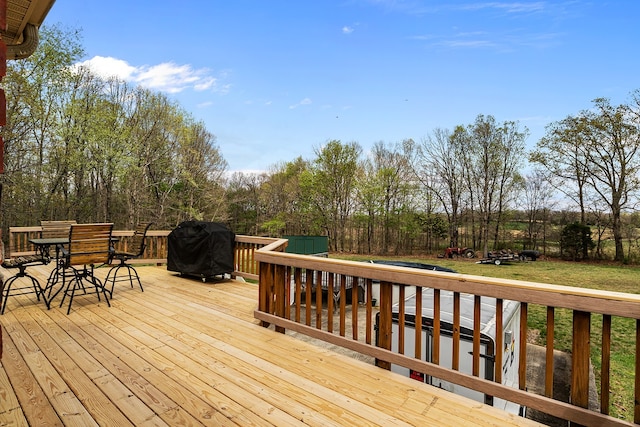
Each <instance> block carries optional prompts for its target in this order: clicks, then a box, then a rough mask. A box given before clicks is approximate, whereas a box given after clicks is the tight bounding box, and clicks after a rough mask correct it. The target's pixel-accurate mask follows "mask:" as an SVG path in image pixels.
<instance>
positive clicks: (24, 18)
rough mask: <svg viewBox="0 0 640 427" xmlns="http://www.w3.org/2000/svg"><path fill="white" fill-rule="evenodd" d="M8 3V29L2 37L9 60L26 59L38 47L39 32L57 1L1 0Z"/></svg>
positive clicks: (2, 32) (2, 30)
mask: <svg viewBox="0 0 640 427" xmlns="http://www.w3.org/2000/svg"><path fill="white" fill-rule="evenodd" d="M2 2H6V3H7V28H6V29H0V36H1V37H2V40H3V41H4V43H5V44H6V45H7V59H24V58H27V57H28V56H30V55H31V54H32V53H33V52H35V50H36V48H37V47H38V39H39V37H38V31H39V28H40V25H42V22H43V21H44V19H45V18H46V16H47V14H48V13H49V10H51V7H52V6H53V3H55V0H0V4H1V3H2Z"/></svg>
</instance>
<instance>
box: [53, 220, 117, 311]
mask: <svg viewBox="0 0 640 427" xmlns="http://www.w3.org/2000/svg"><path fill="white" fill-rule="evenodd" d="M112 230H113V224H111V223H99V224H72V225H71V228H70V231H69V246H68V247H67V248H64V249H63V250H62V257H61V261H60V268H61V272H60V277H61V278H62V287H61V288H60V290H63V296H62V301H60V307H62V305H63V304H64V300H65V299H66V298H67V296H69V308H68V309H67V314H69V313H70V312H71V304H72V303H73V297H74V295H75V293H76V291H77V290H78V289H82V291H83V292H84V293H85V294H86V293H87V291H86V289H85V287H84V283H83V281H87V282H89V283H90V284H91V285H92V286H93V287H94V288H95V290H96V295H97V297H98V301H100V292H102V294H103V295H104V298H105V300H106V301H107V305H108V306H109V307H110V306H111V303H109V298H108V297H107V291H106V289H105V287H104V285H103V283H102V282H101V281H100V280H99V279H98V278H97V277H96V276H95V275H94V274H93V273H94V266H95V265H100V264H105V263H107V262H108V260H109V255H110V245H111V232H112ZM80 266H82V267H81V268H80ZM67 279H70V280H69V282H68V283H67ZM60 290H59V291H60ZM59 291H58V292H59ZM54 298H55V295H54Z"/></svg>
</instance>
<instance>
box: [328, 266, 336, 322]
mask: <svg viewBox="0 0 640 427" xmlns="http://www.w3.org/2000/svg"><path fill="white" fill-rule="evenodd" d="M334 276H335V274H333V273H328V277H327V285H328V286H327V332H333V309H334V307H333V302H334V298H333V296H334V295H335V289H334V287H333V281H334Z"/></svg>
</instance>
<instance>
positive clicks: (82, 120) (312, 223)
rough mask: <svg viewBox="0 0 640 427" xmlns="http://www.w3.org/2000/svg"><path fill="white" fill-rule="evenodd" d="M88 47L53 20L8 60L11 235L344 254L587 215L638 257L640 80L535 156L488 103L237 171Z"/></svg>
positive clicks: (514, 241)
mask: <svg viewBox="0 0 640 427" xmlns="http://www.w3.org/2000/svg"><path fill="white" fill-rule="evenodd" d="M82 55H83V50H82V47H81V37H80V34H79V32H77V31H69V30H64V29H60V28H58V27H49V28H43V29H42V39H41V44H40V47H39V48H38V50H37V51H36V53H35V54H34V55H33V56H32V57H30V58H28V59H26V60H23V61H12V62H10V64H9V66H8V70H7V77H6V78H5V79H4V87H5V91H6V93H7V122H8V124H7V126H6V127H4V128H3V130H2V132H3V138H4V141H5V157H4V162H5V173H4V175H3V176H2V185H3V192H2V205H1V215H2V224H3V227H4V229H5V233H6V228H7V227H8V226H10V225H11V226H19V225H35V224H38V223H39V221H40V220H42V219H76V220H78V221H81V222H90V221H112V222H114V223H116V226H118V227H123V228H132V227H133V226H135V224H137V223H138V222H141V221H153V222H154V223H155V227H158V228H173V227H175V226H176V225H177V224H178V223H180V222H181V221H184V220H188V219H198V220H206V221H222V222H226V223H228V224H229V225H230V226H231V228H232V229H233V230H234V231H235V232H236V233H237V234H251V235H269V236H281V235H296V234H312V235H327V236H328V237H329V242H330V250H332V251H349V252H360V253H380V254H409V253H412V252H423V251H429V252H434V251H439V250H442V248H444V247H446V246H467V247H472V248H474V249H475V250H477V251H480V252H482V253H484V254H486V253H487V252H488V251H490V250H494V249H501V248H513V249H542V250H543V251H546V250H547V248H548V247H551V245H552V242H553V244H559V245H560V246H561V245H562V241H563V236H562V233H561V230H560V229H561V228H562V227H564V226H567V225H570V224H581V225H585V226H587V228H588V230H589V231H590V230H593V236H594V237H595V239H594V240H595V243H594V246H593V247H591V246H587V245H583V246H582V247H583V248H584V253H581V254H579V255H581V256H582V257H584V256H597V257H606V256H607V254H606V252H605V249H604V248H605V247H606V246H605V242H606V241H607V240H608V239H609V237H610V238H611V240H612V241H613V242H614V247H615V253H614V254H613V258H615V259H616V260H618V261H623V260H625V259H630V258H633V257H634V256H640V255H634V254H636V253H640V251H638V243H637V237H636V234H635V230H636V229H637V228H638V226H639V224H638V220H637V215H636V214H635V207H636V204H637V203H638V200H640V199H639V198H638V196H639V195H638V188H639V186H640V180H639V176H638V166H639V163H638V161H639V160H638V156H639V155H638V153H637V150H638V147H639V146H640V138H639V136H640V92H638V91H636V92H632V94H631V98H630V101H629V102H628V103H625V104H622V105H611V103H610V101H609V100H607V99H596V100H595V101H594V102H593V106H592V107H591V108H589V109H587V110H584V111H581V112H579V113H577V114H575V115H573V116H568V117H567V118H565V119H563V120H560V121H557V122H554V123H551V124H550V125H549V126H548V127H547V129H546V132H545V136H544V137H543V138H542V139H541V140H540V141H538V142H537V144H536V146H535V148H534V149H533V150H532V151H530V152H527V150H526V141H527V138H528V136H529V131H528V130H527V129H526V127H523V126H521V125H520V124H519V123H518V122H514V121H505V122H499V121H497V120H496V119H495V118H494V117H493V116H491V115H482V114H480V115H478V116H477V117H476V119H475V121H474V122H473V123H470V124H466V125H459V126H456V127H455V128H453V129H443V128H437V129H434V130H432V131H430V132H428V134H427V136H425V137H424V138H423V139H422V140H420V141H414V140H411V139H407V140H404V141H400V142H393V143H387V142H383V141H380V142H377V143H375V144H374V145H373V147H372V148H371V149H370V150H368V151H364V150H363V148H362V146H361V145H360V144H359V143H357V142H342V141H340V140H330V141H326V142H324V143H322V144H321V145H319V146H318V147H316V148H315V150H314V157H313V158H311V159H303V158H301V157H299V158H296V159H293V160H285V161H283V162H281V163H279V164H275V165H272V166H271V167H270V170H268V171H265V172H263V173H240V172H236V173H233V174H229V173H228V172H227V163H226V161H225V160H224V158H223V156H222V155H221V153H220V151H219V149H218V147H217V145H216V138H215V136H214V134H213V133H211V132H210V131H209V130H207V129H206V127H205V126H204V124H203V123H202V122H199V121H197V120H195V119H194V118H193V117H192V116H191V115H190V114H189V113H188V112H186V111H185V110H184V109H183V108H181V107H180V106H179V105H177V104H176V103H175V102H172V101H171V100H170V99H169V98H168V97H167V96H165V95H163V94H161V93H157V92H153V91H150V90H147V89H143V88H140V87H135V86H131V85H129V84H127V83H125V82H123V81H120V80H118V79H115V78H112V79H105V78H102V77H99V76H97V75H95V74H93V73H92V72H90V71H89V70H87V69H83V68H81V67H77V66H74V64H76V63H77V62H78V60H79V59H80V58H81V57H82ZM5 235H6V234H5ZM565 241H566V240H565ZM625 243H626V244H625ZM513 246H517V247H513Z"/></svg>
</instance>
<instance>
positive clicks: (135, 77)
mask: <svg viewBox="0 0 640 427" xmlns="http://www.w3.org/2000/svg"><path fill="white" fill-rule="evenodd" d="M76 65H77V66H84V67H86V68H88V69H89V70H91V71H92V72H93V73H95V74H97V75H98V76H100V77H102V78H105V79H107V78H112V77H116V78H118V79H121V80H124V81H127V82H131V83H135V84H139V85H140V86H143V87H146V88H149V89H154V90H158V91H162V92H167V93H178V92H182V91H183V90H185V89H193V90H195V91H199V92H201V91H205V90H211V91H214V92H223V93H226V92H228V91H229V88H230V85H228V84H227V85H224V86H218V79H217V78H216V77H214V76H213V75H211V72H210V70H209V69H207V68H200V69H194V68H192V67H191V66H190V65H188V64H185V65H178V64H175V63H173V62H163V63H161V64H157V65H152V66H148V65H144V66H133V65H130V64H129V63H128V62H126V61H123V60H122V59H117V58H112V57H103V56H95V57H93V58H91V59H89V60H87V61H84V62H81V63H78V64H76ZM225 73H226V72H225Z"/></svg>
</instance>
